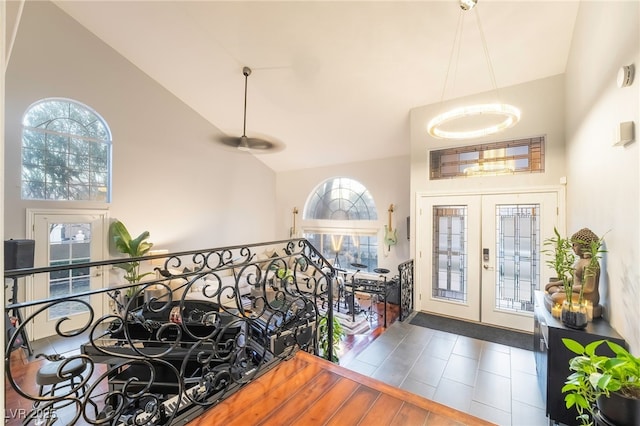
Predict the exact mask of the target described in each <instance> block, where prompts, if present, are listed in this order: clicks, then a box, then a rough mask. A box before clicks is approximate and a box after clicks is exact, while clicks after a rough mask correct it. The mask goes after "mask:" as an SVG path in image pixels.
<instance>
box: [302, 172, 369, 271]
mask: <svg viewBox="0 0 640 426" xmlns="http://www.w3.org/2000/svg"><path fill="white" fill-rule="evenodd" d="M377 219H378V213H377V209H376V206H375V203H374V201H373V197H372V196H371V194H370V193H369V191H368V190H367V188H366V187H365V186H364V185H362V184H361V183H360V182H358V181H356V180H354V179H350V178H346V177H336V178H331V179H328V180H326V181H324V182H323V183H321V184H320V185H318V187H317V188H316V189H315V190H314V191H313V192H312V194H311V195H310V196H309V199H308V200H307V203H306V205H305V207H304V212H303V221H304V222H303V227H302V228H303V232H304V236H305V238H306V239H308V240H309V242H310V243H311V244H313V246H314V247H316V249H318V250H319V251H320V252H321V253H322V255H323V256H324V257H325V258H327V259H328V260H330V261H332V262H333V264H334V266H336V267H338V268H341V269H354V267H353V266H352V264H361V265H365V266H366V270H367V271H372V270H373V269H375V268H377V266H378V224H377V222H376V221H377ZM357 269H360V268H357ZM362 270H365V269H364V268H362Z"/></svg>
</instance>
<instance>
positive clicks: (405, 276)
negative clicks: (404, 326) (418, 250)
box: [398, 259, 413, 321]
mask: <svg viewBox="0 0 640 426" xmlns="http://www.w3.org/2000/svg"><path fill="white" fill-rule="evenodd" d="M398 277H399V279H400V315H399V319H400V321H404V320H405V319H406V318H407V317H408V316H409V315H410V314H411V312H413V259H411V260H407V261H405V262H402V263H401V264H399V265H398Z"/></svg>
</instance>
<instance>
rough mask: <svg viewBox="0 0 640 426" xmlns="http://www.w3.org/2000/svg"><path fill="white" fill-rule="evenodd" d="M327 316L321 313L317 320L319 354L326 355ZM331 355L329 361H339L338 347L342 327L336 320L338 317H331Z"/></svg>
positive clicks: (327, 339) (327, 351)
mask: <svg viewBox="0 0 640 426" xmlns="http://www.w3.org/2000/svg"><path fill="white" fill-rule="evenodd" d="M327 318H328V316H327V315H323V316H321V317H320V319H319V321H318V344H319V346H320V354H319V355H320V356H321V357H326V356H327V354H328V353H329V321H328V319H327ZM332 334H333V356H332V358H331V359H330V361H331V362H334V363H336V364H337V363H339V362H340V358H339V357H338V350H339V349H340V341H341V340H342V336H344V329H343V328H342V324H340V321H339V320H338V317H335V316H334V317H333V333H332Z"/></svg>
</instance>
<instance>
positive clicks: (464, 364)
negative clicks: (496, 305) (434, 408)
mask: <svg viewBox="0 0 640 426" xmlns="http://www.w3.org/2000/svg"><path fill="white" fill-rule="evenodd" d="M343 366H344V367H346V368H348V369H350V370H353V371H357V372H359V373H361V374H364V375H366V376H370V377H373V378H376V379H378V380H381V381H383V382H385V383H387V384H389V385H392V386H397V387H400V388H402V389H405V390H408V391H410V392H413V393H416V394H419V395H422V396H424V397H426V398H429V399H431V400H434V401H437V402H440V403H441V404H444V405H447V406H450V407H452V408H455V409H457V410H460V411H464V412H466V413H469V414H472V415H474V416H477V417H480V418H482V419H485V420H487V421H490V422H493V423H496V424H498V425H501V426H543V425H547V424H548V419H547V418H546V416H545V409H544V403H543V401H542V397H541V395H540V391H539V389H538V382H537V378H536V366H535V360H534V356H533V352H532V351H528V350H524V349H518V348H512V347H509V346H504V345H499V344H496V343H491V342H485V341H482V340H477V339H473V338H469V337H465V336H458V335H456V334H451V333H446V332H442V331H437V330H432V329H429V328H424V327H419V326H415V325H411V324H409V320H405V321H404V322H400V321H396V322H394V323H393V324H392V325H391V326H389V328H388V329H387V330H386V331H385V332H384V333H382V335H381V336H380V337H378V338H377V339H376V340H375V341H373V342H372V343H371V344H370V345H369V346H368V347H367V348H365V349H364V350H363V351H362V352H361V353H360V354H359V355H358V356H357V357H355V358H354V359H352V360H351V361H349V362H348V363H347V364H346V365H343Z"/></svg>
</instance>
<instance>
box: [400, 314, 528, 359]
mask: <svg viewBox="0 0 640 426" xmlns="http://www.w3.org/2000/svg"><path fill="white" fill-rule="evenodd" d="M409 323H410V324H413V325H418V326H420V327H426V328H431V329H434V330H440V331H446V332H448V333H454V334H460V335H462V336H467V337H473V338H474V339H479V340H485V341H488V342H493V343H499V344H501V345H507V346H512V347H515V348H520V349H526V350H529V351H532V350H533V335H531V334H529V333H523V332H519V331H514V330H509V329H505V328H499V327H492V326H489V325H486V324H478V323H475V322H469V321H462V320H458V319H453V318H447V317H442V316H438V315H432V314H427V313H424V312H418V313H416V315H415V316H414V317H413V319H412V320H411V321H409Z"/></svg>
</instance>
